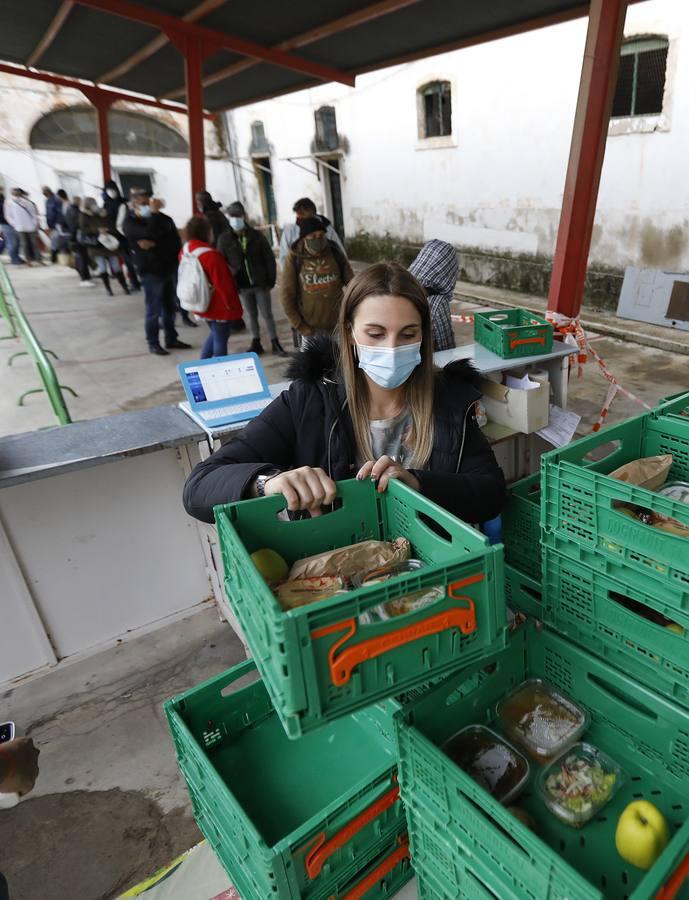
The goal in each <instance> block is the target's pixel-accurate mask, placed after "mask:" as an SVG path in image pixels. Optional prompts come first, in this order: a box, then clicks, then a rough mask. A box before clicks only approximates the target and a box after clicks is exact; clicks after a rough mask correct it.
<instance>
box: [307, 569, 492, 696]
mask: <svg viewBox="0 0 689 900" xmlns="http://www.w3.org/2000/svg"><path fill="white" fill-rule="evenodd" d="M483 579H484V575H483V573H480V574H478V575H472V576H471V577H470V578H465V579H464V580H463V581H455V582H453V583H452V584H450V585H448V588H447V595H448V597H450V598H452V599H453V600H464V601H465V602H466V603H467V606H466V607H453V608H452V609H447V610H445V611H444V612H441V613H437V614H436V615H435V616H429V617H428V618H427V619H423V621H421V622H415V623H414V624H413V625H405V626H404V627H403V628H398V629H396V630H395V631H390V632H389V633H388V634H383V635H381V636H380V637H375V638H370V639H369V640H367V641H361V642H360V643H359V644H354V646H352V647H348V648H346V649H345V650H343V651H342V653H340V655H339V656H337V655H336V654H337V651H338V650H339V649H340V647H341V646H342V645H343V644H345V643H346V642H347V641H348V640H349V639H350V638H351V637H353V636H354V635H355V634H356V629H357V622H356V619H345V621H343V622H337V623H336V624H335V625H328V626H326V627H325V628H319V629H318V630H317V631H312V632H311V637H312V638H321V637H326V636H327V635H330V634H334V633H336V632H338V631H342V630H343V629H345V634H344V635H343V636H342V637H341V638H340V639H339V640H338V641H335V643H334V644H333V645H332V647H331V648H330V652H329V654H328V658H329V660H330V677H331V679H332V683H333V684H334V685H337V687H342V685H345V684H348V683H349V680H350V678H351V677H352V670H353V669H354V668H355V666H358V665H359V663H362V662H366V661H367V660H369V659H375V657H377V656H381V655H382V654H383V653H387V652H388V650H394V649H396V648H397V647H402V646H403V645H404V644H409V643H411V642H412V641H417V640H418V639H419V638H422V637H426V636H427V635H429V634H438V633H439V632H441V631H447V630H448V629H450V628H459V630H460V631H461V632H462V634H471V633H472V632H473V631H475V630H476V606H475V604H474V601H473V600H472V599H471V597H466V596H463V595H461V594H458V593H456V592H457V591H458V590H459V589H460V588H463V587H466V586H468V585H470V584H476V583H477V582H479V581H483Z"/></svg>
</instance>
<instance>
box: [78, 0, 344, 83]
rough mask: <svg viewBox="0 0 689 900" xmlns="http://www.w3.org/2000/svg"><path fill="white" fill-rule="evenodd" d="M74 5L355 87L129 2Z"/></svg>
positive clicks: (311, 66)
mask: <svg viewBox="0 0 689 900" xmlns="http://www.w3.org/2000/svg"><path fill="white" fill-rule="evenodd" d="M75 2H76V3H78V4H79V5H81V6H87V7H89V8H90V9H97V10H99V11H100V12H104V13H109V14H110V15H114V16H121V17H122V18H124V19H129V20H130V21H132V22H138V23H139V24H141V25H149V26H150V27H151V28H157V29H159V30H160V31H164V32H165V33H166V34H167V35H168V36H170V35H174V34H177V35H183V36H186V37H191V38H194V39H195V40H198V41H202V42H203V43H204V44H205V45H206V46H207V47H208V48H210V49H212V50H230V51H231V52H232V53H239V54H240V55H241V56H249V57H251V58H252V59H257V60H260V61H261V62H267V63H270V64H271V65H274V66H280V67H281V68H283V69H291V70H292V71H294V72H301V73H302V74H303V75H309V76H311V77H312V78H317V79H319V80H320V81H337V82H340V83H341V84H346V85H349V86H350V87H353V86H354V76H353V75H349V74H347V73H345V72H340V71H339V70H338V69H334V68H332V67H331V66H327V65H323V64H322V63H315V62H311V61H310V60H308V59H303V58H302V57H300V56H295V55H294V54H292V53H286V52H285V51H283V50H274V49H270V48H269V47H263V46H262V45H261V44H257V43H255V42H254V41H249V40H246V39H245V38H241V37H237V36H236V35H232V34H226V33H225V32H224V31H216V30H215V29H213V28H205V27H204V26H203V25H196V24H195V23H193V22H184V21H182V19H176V18H175V17H174V16H168V15H167V14H166V13H161V12H158V10H155V9H150V8H149V7H146V6H140V5H139V4H138V3H132V2H130V0H75Z"/></svg>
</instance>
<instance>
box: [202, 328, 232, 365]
mask: <svg viewBox="0 0 689 900" xmlns="http://www.w3.org/2000/svg"><path fill="white" fill-rule="evenodd" d="M208 327H209V328H210V332H209V334H208V337H207V338H206V340H205V342H204V344H203V348H202V350H201V359H210V358H211V356H227V342H228V341H229V339H230V323H229V322H209V323H208Z"/></svg>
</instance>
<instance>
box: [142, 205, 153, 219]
mask: <svg viewBox="0 0 689 900" xmlns="http://www.w3.org/2000/svg"><path fill="white" fill-rule="evenodd" d="M151 213H152V209H151V207H150V206H148V205H146V206H140V207H139V215H140V216H141V218H142V219H147V218H148V217H149V216H150V215H151Z"/></svg>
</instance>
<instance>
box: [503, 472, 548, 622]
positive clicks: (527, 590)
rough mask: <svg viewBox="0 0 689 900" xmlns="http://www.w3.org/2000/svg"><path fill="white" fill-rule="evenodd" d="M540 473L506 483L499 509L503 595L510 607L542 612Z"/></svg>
mask: <svg viewBox="0 0 689 900" xmlns="http://www.w3.org/2000/svg"><path fill="white" fill-rule="evenodd" d="M540 512H541V475H540V472H537V473H536V474H535V475H529V476H528V477H527V478H522V479H521V481H517V482H515V483H514V484H512V485H510V486H509V487H508V489H507V499H506V501H505V508H504V509H503V512H502V534H503V541H504V545H505V599H506V601H507V606H508V607H509V608H510V609H511V610H513V611H520V612H524V613H527V614H529V615H532V616H536V617H537V618H541V614H542V600H543V598H542V579H543V571H542V562H541V525H540Z"/></svg>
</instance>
